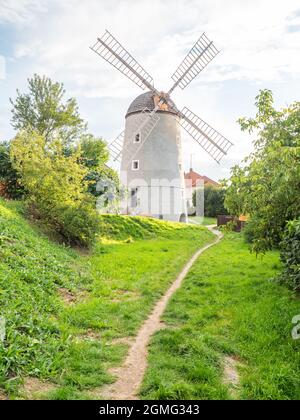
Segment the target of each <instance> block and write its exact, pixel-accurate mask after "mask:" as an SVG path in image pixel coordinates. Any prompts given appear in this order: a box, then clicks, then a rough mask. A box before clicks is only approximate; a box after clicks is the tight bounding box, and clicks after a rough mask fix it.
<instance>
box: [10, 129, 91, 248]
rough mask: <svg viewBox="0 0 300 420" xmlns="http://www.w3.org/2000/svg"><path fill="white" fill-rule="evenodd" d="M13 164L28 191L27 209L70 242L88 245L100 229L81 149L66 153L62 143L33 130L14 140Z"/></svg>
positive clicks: (12, 146)
mask: <svg viewBox="0 0 300 420" xmlns="http://www.w3.org/2000/svg"><path fill="white" fill-rule="evenodd" d="M11 160H12V162H13V167H14V168H15V169H16V170H17V172H18V173H19V174H20V177H21V182H22V184H23V186H24V187H25V188H26V190H27V191H28V198H27V203H28V208H29V210H30V211H31V214H33V215H34V216H35V217H38V218H40V219H41V220H42V221H43V223H44V224H45V225H47V226H48V227H50V228H51V229H53V230H55V231H56V232H57V233H59V234H60V235H61V236H62V237H63V238H64V240H65V241H66V242H67V243H69V244H78V245H82V246H89V245H91V244H93V242H94V240H95V238H96V235H97V233H98V231H99V220H98V215H97V213H96V208H95V203H94V200H92V197H91V195H90V194H88V192H87V186H88V185H87V182H85V181H84V178H85V177H86V175H87V169H86V168H85V167H84V166H83V165H81V164H80V163H79V160H80V148H78V150H77V151H74V153H72V154H71V155H70V156H66V155H65V153H64V148H63V145H62V142H61V141H60V140H59V139H53V140H52V141H49V140H48V142H47V147H46V140H45V138H44V137H43V136H41V135H40V134H38V133H36V132H32V131H23V132H21V133H19V134H18V135H17V136H16V138H15V139H14V140H13V141H12V143H11Z"/></svg>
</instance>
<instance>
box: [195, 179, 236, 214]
mask: <svg viewBox="0 0 300 420" xmlns="http://www.w3.org/2000/svg"><path fill="white" fill-rule="evenodd" d="M199 193H200V194H201V193H202V191H201V190H196V191H194V194H193V206H194V207H196V204H197V203H196V200H197V199H198V200H199V197H197V194H199ZM225 193H226V191H225V190H224V188H220V187H215V186H213V185H206V186H205V187H204V216H205V217H217V216H219V215H221V214H222V215H227V214H228V212H227V210H226V209H225V207H224V201H225Z"/></svg>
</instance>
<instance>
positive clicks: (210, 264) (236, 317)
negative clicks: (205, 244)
mask: <svg viewBox="0 0 300 420" xmlns="http://www.w3.org/2000/svg"><path fill="white" fill-rule="evenodd" d="M278 261H279V258H278V254H277V253H269V254H268V255H266V256H265V257H264V258H263V259H261V258H256V256H255V255H251V254H250V253H249V251H248V248H247V246H246V245H245V244H244V242H243V239H242V237H241V236H239V235H238V234H230V235H227V236H226V237H225V239H224V240H223V241H222V242H221V243H220V244H219V245H217V246H216V247H214V248H212V249H211V250H209V251H207V253H206V254H204V255H203V256H201V257H200V259H199V260H198V262H197V263H196V264H195V265H194V268H193V269H192V270H191V271H190V274H189V275H188V276H187V278H186V279H185V282H184V284H183V286H182V288H181V289H180V290H179V291H178V292H177V293H176V295H175V296H174V298H173V299H172V301H171V303H170V304H169V306H168V309H167V311H166V313H165V316H164V317H163V321H164V322H165V323H166V325H167V326H166V329H164V330H162V331H160V332H158V333H157V334H156V335H155V336H154V338H153V341H152V345H151V347H150V358H149V368H148V371H147V374H146V377H145V379H144V384H143V387H142V390H141V397H142V398H150V399H231V398H239V399H264V400H269V399H274V400H276V399H291V400H299V399H300V341H294V340H292V337H291V330H292V327H293V326H292V318H293V317H294V316H295V315H297V314H300V300H299V297H296V296H295V295H293V294H292V293H291V292H289V291H288V290H287V289H286V288H284V287H282V286H279V285H277V284H275V283H273V282H271V281H270V279H271V278H272V277H274V276H275V275H276V274H277V272H278V269H279V262H278ZM226 356H230V357H231V359H232V360H235V361H236V364H237V368H238V370H239V375H240V381H241V382H240V385H239V387H238V389H233V388H231V387H230V385H226V384H225V383H224V380H223V374H224V373H223V371H224V360H225V358H226Z"/></svg>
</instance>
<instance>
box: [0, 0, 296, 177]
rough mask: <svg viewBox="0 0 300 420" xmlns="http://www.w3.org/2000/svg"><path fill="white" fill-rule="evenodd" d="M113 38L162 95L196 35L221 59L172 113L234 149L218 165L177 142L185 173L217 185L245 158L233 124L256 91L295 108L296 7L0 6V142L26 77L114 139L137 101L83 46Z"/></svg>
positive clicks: (52, 1)
mask: <svg viewBox="0 0 300 420" xmlns="http://www.w3.org/2000/svg"><path fill="white" fill-rule="evenodd" d="M106 28H107V29H108V30H110V31H111V32H112V33H113V34H114V35H115V36H116V37H117V38H118V39H119V40H120V41H121V43H123V44H124V46H125V47H126V48H127V49H128V50H129V51H130V52H131V53H132V54H133V56H134V57H135V58H136V59H138V61H140V62H141V64H142V65H143V66H144V67H145V69H146V70H147V71H148V72H149V73H150V74H151V75H152V76H153V78H154V80H155V85H156V87H157V88H158V89H161V90H167V89H168V88H169V87H170V85H171V78H170V76H171V75H172V74H173V72H174V70H175V69H176V68H177V66H178V65H179V64H180V62H181V61H182V59H183V57H184V56H185V54H186V53H187V52H188V51H189V49H190V48H191V46H192V45H193V44H194V43H195V42H196V40H197V39H198V38H199V36H200V35H201V34H202V32H203V31H205V32H206V33H207V35H208V36H209V37H210V38H211V39H213V40H214V42H215V44H216V45H217V46H218V47H219V48H221V49H222V52H221V54H220V55H219V56H218V57H217V58H216V59H215V60H214V62H213V63H211V64H210V65H209V67H207V68H206V69H205V70H204V71H203V73H202V74H201V75H200V77H198V78H197V80H196V81H194V82H193V84H192V85H190V86H189V87H188V88H187V89H186V90H185V91H179V90H178V91H176V92H174V95H173V99H174V100H175V102H176V103H177V106H178V107H179V108H182V107H183V106H185V105H186V106H188V107H189V108H190V109H191V110H192V111H193V112H195V113H196V114H198V115H199V116H200V117H201V118H203V119H204V120H205V121H207V122H208V123H209V124H211V125H212V126H213V127H215V128H216V129H218V130H219V131H220V132H222V133H223V134H224V135H225V136H226V137H228V138H229V139H230V140H232V141H233V142H234V143H235V147H234V148H233V149H232V150H231V151H230V153H229V155H228V157H226V158H225V159H224V161H222V163H221V165H220V166H218V165H217V164H215V163H214V161H212V160H211V158H210V157H209V156H207V155H206V154H205V152H203V151H202V149H201V148H200V147H199V146H198V145H197V144H194V142H193V141H191V140H190V139H189V138H188V137H186V136H185V135H184V134H183V150H184V156H185V166H186V169H188V168H189V164H190V155H191V154H193V167H194V169H195V170H197V171H198V172H200V173H203V174H205V175H207V176H211V177H212V178H215V179H220V178H223V177H225V176H228V175H229V172H230V167H231V166H232V165H233V164H235V163H239V162H240V161H241V160H242V159H243V158H244V157H245V156H246V155H247V154H248V153H249V152H250V151H251V150H252V145H251V142H252V139H251V138H250V137H249V136H248V135H247V134H245V133H241V132H240V130H239V127H238V125H237V124H236V120H237V119H238V118H239V117H240V116H253V114H254V112H255V109H254V105H253V104H254V98H255V96H256V95H257V93H258V91H259V89H262V88H269V89H272V90H273V92H274V95H275V99H276V105H277V106H285V105H287V104H288V103H290V102H292V101H295V100H299V93H300V54H299V47H300V3H299V0H285V1H284V2H283V1H279V0H273V1H272V0H251V1H250V0H226V1H224V0H164V1H162V0H151V1H148V0H110V1H108V0H85V1H80V0H64V1H58V0H0V140H3V139H8V138H11V137H13V135H14V132H13V130H12V128H11V126H10V104H9V97H15V92H16V89H17V88H18V89H20V90H21V91H23V90H25V89H26V80H27V78H28V77H30V76H31V75H32V74H33V73H35V72H37V73H39V74H45V75H47V76H50V77H51V78H53V79H54V80H57V81H61V82H63V83H64V84H65V88H66V90H67V94H68V96H76V98H77V100H78V103H79V105H80V112H81V114H82V116H83V117H84V118H85V119H86V120H87V121H88V123H89V128H90V131H91V132H92V133H93V134H95V135H98V136H103V137H104V138H105V139H107V140H108V141H110V140H113V139H114V138H115V137H116V136H117V135H118V134H119V133H120V132H121V131H122V130H123V127H124V115H125V112H126V109H127V108H128V106H129V104H130V102H131V101H132V100H133V99H134V98H135V97H136V96H137V95H139V94H140V93H142V92H141V91H140V90H139V88H138V87H136V86H135V85H134V84H132V83H131V82H130V81H129V80H127V79H126V78H125V77H123V76H122V75H120V74H119V73H118V72H117V71H116V70H114V69H112V68H110V66H109V65H108V64H106V63H105V62H102V61H101V59H100V58H99V57H97V56H96V55H95V54H93V53H92V52H91V51H90V49H89V46H90V45H92V44H93V42H94V40H95V39H96V37H97V36H101V35H102V33H103V32H104V30H105V29H106Z"/></svg>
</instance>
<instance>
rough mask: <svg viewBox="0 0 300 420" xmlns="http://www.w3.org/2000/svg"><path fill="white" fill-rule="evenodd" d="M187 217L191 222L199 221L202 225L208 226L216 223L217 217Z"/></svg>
mask: <svg viewBox="0 0 300 420" xmlns="http://www.w3.org/2000/svg"><path fill="white" fill-rule="evenodd" d="M189 219H190V220H191V221H192V222H196V223H199V224H200V225H202V226H209V225H216V224H217V218H216V217H200V216H192V217H190V218H189Z"/></svg>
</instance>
